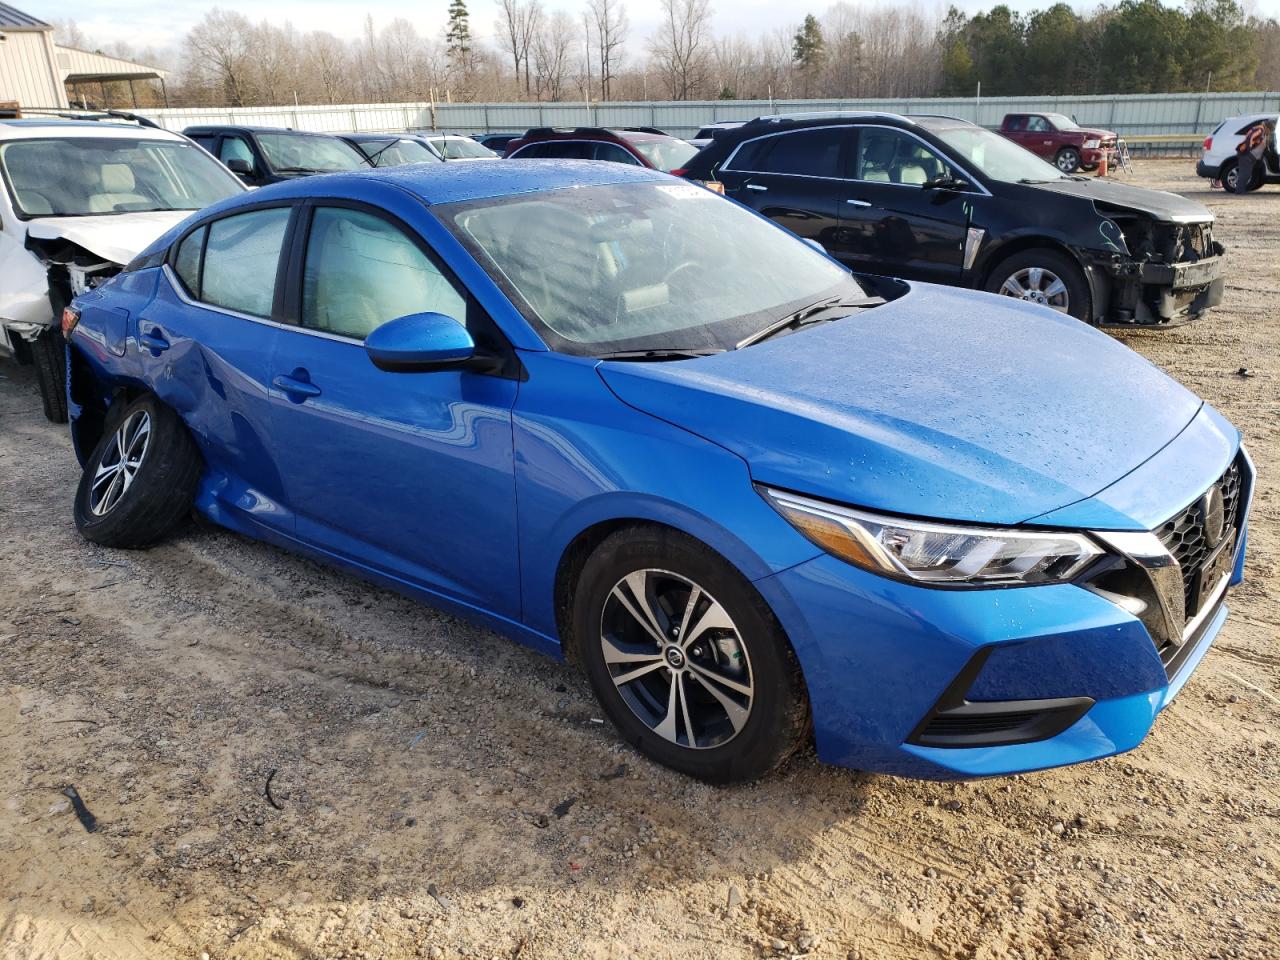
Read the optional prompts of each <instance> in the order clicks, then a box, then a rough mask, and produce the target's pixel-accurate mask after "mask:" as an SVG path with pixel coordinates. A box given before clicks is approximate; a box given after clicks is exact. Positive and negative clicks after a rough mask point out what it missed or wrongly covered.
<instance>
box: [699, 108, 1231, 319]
mask: <svg viewBox="0 0 1280 960" xmlns="http://www.w3.org/2000/svg"><path fill="white" fill-rule="evenodd" d="M678 172H679V173H682V174H683V175H684V176H686V177H688V178H689V179H691V180H696V181H699V182H701V183H703V184H704V185H706V186H709V187H710V188H712V189H714V190H718V191H721V192H723V193H724V194H725V195H726V196H729V197H732V198H733V199H735V200H738V201H740V202H742V203H744V204H746V205H747V206H750V207H752V208H753V209H755V210H758V211H759V212H760V213H762V214H764V215H765V216H767V217H769V218H771V219H773V220H775V221H777V222H778V223H780V224H782V225H783V226H785V227H788V228H789V229H791V230H792V231H794V232H795V233H797V234H799V235H800V236H802V237H805V238H808V239H811V240H815V241H817V242H818V243H821V244H822V245H823V247H825V248H826V250H827V252H828V253H830V254H831V255H832V256H834V257H836V258H837V259H839V260H841V261H842V262H844V263H845V264H847V265H848V266H849V267H851V268H852V269H853V270H855V271H857V272H860V273H868V274H885V275H889V276H895V277H904V278H907V279H913V280H926V281H933V282H935V283H948V284H953V285H957V286H966V287H974V288H977V289H981V290H988V291H990V292H992V293H1000V294H1004V295H1006V296H1011V297H1017V298H1019V299H1023V300H1029V301H1032V302H1035V303H1040V304H1044V305H1045V306H1048V307H1051V308H1053V309H1055V310H1058V311H1060V312H1062V313H1067V314H1070V315H1071V316H1073V317H1077V318H1078V319H1081V320H1085V321H1087V322H1089V323H1093V324H1097V325H1099V326H1144V327H1169V326H1173V325H1175V324H1177V323H1181V322H1184V321H1187V320H1191V319H1194V318H1195V317H1198V316H1200V315H1201V314H1202V313H1204V312H1205V311H1206V310H1207V309H1208V308H1209V307H1212V306H1214V305H1215V304H1217V303H1219V302H1220V301H1221V300H1222V291H1223V286H1224V279H1223V258H1222V253H1223V247H1222V244H1220V243H1218V242H1217V241H1215V240H1214V239H1213V214H1212V213H1210V212H1209V211H1208V209H1206V208H1205V207H1204V206H1202V205H1201V204H1199V203H1196V202H1194V201H1192V200H1187V199H1185V198H1183V197H1179V196H1177V195H1175V194H1170V193H1161V192H1157V191H1154V190H1145V189H1142V188H1140V187H1134V186H1130V185H1128V184H1124V183H1116V182H1113V181H1109V180H1103V179H1096V178H1093V177H1082V176H1071V175H1064V174H1063V173H1062V172H1061V171H1060V170H1058V169H1057V168H1056V167H1054V166H1053V165H1051V164H1049V163H1046V162H1045V161H1043V160H1041V159H1040V158H1039V157H1037V156H1035V155H1034V154H1032V153H1031V152H1029V151H1027V150H1025V149H1023V148H1022V147H1020V146H1018V145H1017V144H1014V143H1011V142H1010V141H1008V140H1006V139H1004V138H1003V137H1001V136H999V135H997V134H995V133H992V132H991V131H989V130H986V129H984V128H982V127H979V126H976V125H974V124H972V123H968V122H966V121H964V120H956V119H953V118H950V117H932V116H929V117H924V116H920V117H903V116H897V115H893V114H868V113H858V114H832V113H820V114H804V115H794V116H780V117H761V118H759V119H757V120H752V121H751V122H750V123H747V124H745V125H744V126H742V127H739V128H737V129H736V130H731V131H727V132H725V133H723V134H721V135H720V136H719V137H717V138H716V140H715V141H714V142H713V143H711V144H710V145H709V146H708V147H706V149H704V150H703V151H702V152H701V153H699V154H698V155H697V156H696V157H694V158H693V159H692V160H691V161H690V162H689V163H688V164H687V165H686V167H685V168H684V169H683V170H682V171H678Z"/></svg>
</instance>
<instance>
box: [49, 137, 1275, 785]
mask: <svg viewBox="0 0 1280 960" xmlns="http://www.w3.org/2000/svg"><path fill="white" fill-rule="evenodd" d="M63 327H64V331H65V332H66V333H67V335H68V342H69V344H70V351H69V366H70V378H69V394H70V402H71V413H72V420H73V427H72V430H73V436H74V440H75V447H76V451H77V455H78V457H79V458H80V460H81V463H82V464H83V466H84V475H83V479H82V481H81V483H80V487H79V490H78V492H77V495H76V498H75V507H74V510H75V520H76V524H77V526H78V527H79V529H80V531H81V532H82V534H83V535H84V536H85V537H87V538H88V539H89V540H92V541H94V542H97V543H101V544H106V545H109V546H114V547H143V546H146V545H148V544H150V543H153V542H155V541H156V540H158V539H160V538H162V537H164V536H165V535H166V534H167V533H169V532H170V531H172V530H173V529H174V528H175V527H176V526H177V525H178V524H179V523H181V522H182V521H183V519H184V518H185V517H187V516H188V515H189V514H190V512H191V510H192V509H193V508H194V509H195V510H196V511H198V512H199V513H200V514H202V515H203V516H204V517H206V518H208V519H210V520H212V521H214V522H216V523H218V524H221V525H223V526H225V527H228V528H230V529H232V530H235V531H239V532H240V533H243V534H245V535H247V536H251V537H255V538H260V539H263V540H267V541H270V542H273V543H276V544H279V545H281V546H283V547H285V548H288V549H291V550H296V551H299V552H302V553H306V554H308V555H310V556H313V557H316V558H319V559H321V560H324V561H327V562H330V563H334V564H337V565H340V566H342V567H345V568H346V569H348V570H350V571H352V572H353V573H355V574H357V575H359V576H362V577H366V578H368V579H370V580H373V581H376V582H378V583H382V584H385V585H388V586H390V587H392V588H394V589H396V590H400V591H403V592H405V593H407V594H410V595H412V596H416V597H419V598H422V599H423V600H425V601H427V602H428V603H431V604H433V605H436V606H439V607H442V608H444V609H447V610H449V611H451V612H454V613H457V614H460V615H462V616H465V617H468V618H471V619H473V620H475V621H478V622H480V623H482V624H485V625H487V626H489V627H491V628H493V629H495V630H497V631H499V632H502V633H505V634H507V635H509V636H511V637H514V638H515V639H517V640H519V641H520V642H523V643H526V644H529V645H530V646H533V647H536V648H537V649H539V650H542V651H545V652H547V653H549V654H552V655H555V656H562V657H566V658H568V659H569V660H571V661H572V662H574V663H576V664H577V665H578V666H579V667H580V668H581V669H582V670H583V671H584V672H585V673H586V675H587V677H588V678H589V680H590V682H591V684H592V686H593V688H594V690H595V692H596V694H597V695H598V697H599V698H600V702H601V704H602V707H603V709H604V710H605V711H606V713H607V714H608V716H609V717H610V718H611V719H612V721H613V722H614V724H615V725H616V726H617V728H618V730H619V731H620V733H621V735H622V736H623V737H624V738H625V739H626V740H627V741H629V742H630V743H632V744H634V745H635V746H636V747H637V748H638V749H640V750H641V751H643V752H644V753H646V754H648V755H649V756H651V757H653V758H655V759H656V760H658V761H660V762H662V763H664V764H667V765H669V766H671V767H673V768H675V769H677V770H680V771H683V772H685V773H688V774H691V775H693V776H697V777H700V778H703V779H706V780H708V781H713V782H721V783H724V782H732V781H737V780H744V779H750V778H755V777H759V776H761V775H763V774H765V773H767V772H769V771H770V770H772V769H774V768H775V767H776V766H778V765H779V764H780V763H782V762H783V761H784V760H785V759H786V758H787V757H788V756H789V755H791V754H792V753H793V752H794V751H795V750H796V749H797V748H798V747H799V746H801V745H802V744H804V743H805V742H807V741H808V740H809V739H810V738H812V739H813V740H814V741H816V746H817V751H818V755H819V756H820V757H821V758H822V759H824V760H825V761H827V762H830V763H834V764H840V765H845V766H849V767H854V768H858V769H863V770H873V771H881V772H889V773H894V774H901V775H906V776H914V777H926V778H941V779H945V778H964V777H976V776H986V775H994V774H1009V773H1016V772H1022V771H1027V770H1033V769H1038V768H1044V767H1050V766H1055V765H1060V764H1067V763H1074V762H1077V761H1083V760H1090V759H1094V758H1098V757H1104V756H1108V755H1110V754H1114V753H1117V752H1120V751H1124V750H1129V749H1131V748H1133V747H1135V746H1137V744H1138V743H1139V742H1140V741H1141V740H1142V738H1143V737H1144V736H1145V735H1146V733H1147V731H1148V730H1149V729H1150V727H1151V725H1152V723H1153V722H1154V720H1155V717H1156V715H1157V714H1158V713H1159V712H1160V711H1161V710H1162V709H1163V708H1164V707H1165V706H1166V705H1167V704H1168V703H1169V702H1170V700H1171V699H1172V698H1173V697H1174V695H1175V694H1176V693H1177V692H1178V690H1179V689H1180V688H1181V687H1182V686H1183V684H1184V683H1185V682H1186V681H1187V678H1188V676H1189V675H1190V674H1191V672H1192V670H1193V669H1194V668H1195V666H1196V665H1197V663H1198V662H1199V661H1200V659H1201V658H1202V657H1203V656H1204V655H1205V652H1206V650H1207V649H1208V647H1209V645H1210V643H1211V642H1212V641H1213V639H1214V637H1215V635H1216V634H1217V633H1218V632H1219V630H1220V629H1221V628H1222V625H1223V622H1224V620H1225V618H1226V616H1227V611H1226V607H1225V605H1224V598H1225V596H1226V593H1227V590H1228V587H1229V586H1230V585H1231V584H1234V583H1238V582H1239V581H1240V579H1241V576H1242V570H1243V557H1244V546H1245V537H1246V519H1247V515H1248V509H1249V502H1250V494H1251V491H1252V486H1253V482H1252V481H1253V469H1252V466H1251V464H1250V461H1249V458H1248V456H1247V454H1246V453H1245V451H1244V449H1243V447H1242V446H1241V442H1240V435H1239V433H1238V432H1237V431H1236V430H1235V429H1234V428H1233V427H1232V426H1231V425H1230V424H1229V423H1227V422H1226V421H1225V420H1224V419H1223V418H1222V417H1221V416H1220V415H1219V414H1218V413H1217V412H1215V411H1214V410H1213V409H1211V408H1210V407H1209V406H1208V405H1206V404H1205V403H1203V402H1202V401H1201V400H1199V399H1198V398H1196V397H1195V396H1193V395H1192V394H1191V393H1190V392H1188V391H1187V390H1185V389H1184V388H1183V387H1181V386H1179V385H1178V384H1177V383H1175V382H1174V381H1173V380H1171V379H1170V378H1169V377H1167V376H1166V375H1165V374H1163V373H1162V372H1160V371H1159V370H1157V369H1156V368H1155V367H1153V366H1152V365H1150V364H1149V363H1147V362H1146V361H1145V360H1143V359H1141V358H1140V357H1138V356H1137V355H1136V354H1134V353H1133V352H1131V351H1130V350H1128V349H1127V348H1125V347H1124V346H1121V345H1119V344H1117V343H1115V342H1113V341H1112V340H1110V339H1109V338H1108V337H1106V336H1104V335H1103V334H1101V333H1099V332H1098V331H1096V330H1094V329H1092V328H1089V327H1087V326H1085V325H1083V324H1080V323H1079V322H1078V321H1075V320H1072V319H1071V318H1063V317H1060V316H1058V315H1056V314H1054V313H1053V312H1052V311H1049V310H1046V309H1043V308H1040V307H1035V306H1030V305H1026V304H1020V303H1014V302H1011V301H1009V300H1007V299H1001V298H996V297H992V296H989V295H986V294H981V293H974V292H967V291H961V290H954V289H943V288H938V287H933V286H929V285H925V284H909V283H904V282H901V281H895V280H886V279H883V278H865V277H855V276H854V275H851V274H850V273H849V272H848V271H847V270H845V269H844V268H843V267H841V266H840V265H838V264H837V263H835V262H834V261H833V260H831V259H829V258H828V257H826V256H825V255H824V254H823V253H822V252H821V251H819V250H815V249H813V248H812V247H811V246H809V245H807V244H806V243H805V242H803V241H801V240H799V239H797V238H796V237H795V236H793V235H792V234H790V233H788V232H787V231H785V230H783V229H781V228H779V227H777V226H775V225H774V224H772V223H770V222H769V221H768V220H765V219H764V218H762V217H759V216H757V215H756V214H755V213H753V212H751V211H749V210H747V209H745V208H743V207H741V206H739V205H737V204H735V203H733V202H731V201H728V200H725V199H723V198H721V197H718V196H716V195H714V194H712V193H710V192H708V191H706V190H704V189H702V188H701V187H699V186H695V185H692V184H689V183H687V182H683V181H680V180H676V179H673V178H671V177H667V176H665V175H662V174H660V173H656V172H653V171H646V170H640V169H638V168H632V167H627V166H624V165H621V164H577V163H562V162H540V161H531V162H529V163H524V164H518V165H516V164H512V165H509V166H508V165H505V164H497V165H486V164H474V165H467V164H464V165H453V164H449V165H443V166H432V165H422V166H407V167H398V168H394V169H389V170H371V171H366V172H362V173H353V174H335V175H332V176H327V177H315V178H308V179H303V180H296V181H293V182H290V183H283V184H277V185H274V186H271V187H268V188H266V189H263V190H260V191H257V192H256V193H252V194H246V195H244V196H241V197H236V198H234V199H231V200H228V201H224V202H222V203H219V204H217V205H215V206H212V207H210V208H208V209H206V210H204V211H201V212H200V213H198V214H196V215H195V216H193V217H191V218H190V219H188V220H187V221H186V222H184V223H183V224H181V225H180V226H178V227H176V228H174V229H173V230H171V231H170V232H169V233H167V234H166V235H165V236H163V237H161V238H160V239H159V240H157V241H156V242H155V243H154V244H153V245H152V246H151V247H150V248H149V249H148V250H146V251H145V252H144V253H143V254H142V255H141V256H139V257H138V258H137V259H136V260H135V261H134V262H133V263H131V264H129V266H128V267H127V268H126V270H125V271H124V272H123V273H121V274H120V275H119V276H117V277H116V278H114V279H113V280H111V281H110V282H109V283H107V284H105V285H103V286H101V287H99V288H97V289H96V290H93V291H91V292H89V293H86V294H84V295H83V296H81V297H79V298H78V299H77V300H76V301H75V302H74V304H73V305H72V307H70V308H69V309H68V310H67V312H66V314H65V315H64V317H63Z"/></svg>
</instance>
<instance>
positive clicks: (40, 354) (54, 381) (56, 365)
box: [31, 327, 67, 423]
mask: <svg viewBox="0 0 1280 960" xmlns="http://www.w3.org/2000/svg"><path fill="white" fill-rule="evenodd" d="M31 362H32V364H33V365H34V366H35V368H36V385H37V386H38V387H39V388H40V399H41V401H42V402H43V403H44V415H45V418H46V419H48V420H49V421H50V422H52V423H66V422H67V343H66V341H65V340H63V339H62V331H61V330H56V329H54V328H52V327H50V328H49V329H48V330H46V331H45V332H44V333H42V334H40V336H38V337H36V338H35V340H33V341H32V342H31Z"/></svg>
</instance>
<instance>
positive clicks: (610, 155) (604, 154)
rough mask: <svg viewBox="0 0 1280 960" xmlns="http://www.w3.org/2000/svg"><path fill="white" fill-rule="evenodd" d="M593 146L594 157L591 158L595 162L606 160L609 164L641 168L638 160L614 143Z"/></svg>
mask: <svg viewBox="0 0 1280 960" xmlns="http://www.w3.org/2000/svg"><path fill="white" fill-rule="evenodd" d="M595 146H596V150H595V156H594V157H593V159H595V160H608V161H609V162H610V163H629V164H631V165H632V166H633V167H639V166H643V164H641V163H640V161H639V160H637V159H636V158H635V157H633V156H632V155H631V154H630V153H628V152H627V151H626V150H624V149H622V147H620V146H618V145H617V144H616V143H597V144H596V145H595Z"/></svg>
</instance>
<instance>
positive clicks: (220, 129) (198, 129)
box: [182, 123, 341, 137]
mask: <svg viewBox="0 0 1280 960" xmlns="http://www.w3.org/2000/svg"><path fill="white" fill-rule="evenodd" d="M226 131H239V132H242V133H290V134H297V135H298V136H301V137H336V136H341V134H336V133H321V132H320V131H318V130H294V129H293V128H292V127H252V126H245V125H243V124H233V123H200V124H193V125H191V126H189V127H187V128H186V129H185V130H183V131H182V132H183V133H184V134H186V135H187V136H191V135H192V134H201V133H224V132H226Z"/></svg>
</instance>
